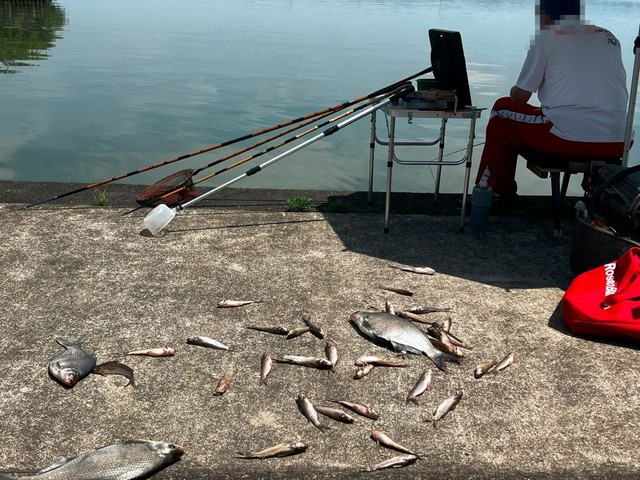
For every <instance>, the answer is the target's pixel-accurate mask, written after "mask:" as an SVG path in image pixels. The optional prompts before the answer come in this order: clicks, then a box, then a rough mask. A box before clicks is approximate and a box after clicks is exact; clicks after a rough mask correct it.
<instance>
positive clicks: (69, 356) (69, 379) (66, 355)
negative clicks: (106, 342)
mask: <svg viewBox="0 0 640 480" xmlns="http://www.w3.org/2000/svg"><path fill="white" fill-rule="evenodd" d="M84 340H85V339H84V337H80V338H78V339H77V340H76V341H75V342H71V341H69V340H67V339H65V338H60V337H58V338H56V342H58V344H60V345H61V346H63V347H64V348H65V350H64V351H63V352H60V353H57V354H55V355H54V356H53V357H51V360H49V373H50V374H51V376H52V377H53V378H55V379H56V380H58V381H59V382H60V383H62V385H64V386H66V387H73V386H74V385H75V384H76V383H78V382H79V381H80V380H82V379H83V378H84V377H86V376H87V375H89V374H90V373H91V370H93V367H95V366H96V356H95V354H93V353H91V354H89V353H87V352H85V351H84V350H83V349H82V344H83V343H84Z"/></svg>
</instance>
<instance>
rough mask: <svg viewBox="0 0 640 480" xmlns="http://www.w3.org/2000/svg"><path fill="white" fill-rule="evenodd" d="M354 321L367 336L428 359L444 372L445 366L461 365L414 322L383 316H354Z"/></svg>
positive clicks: (356, 314) (371, 314) (385, 314)
mask: <svg viewBox="0 0 640 480" xmlns="http://www.w3.org/2000/svg"><path fill="white" fill-rule="evenodd" d="M350 321H351V323H352V324H353V325H355V326H356V328H357V329H358V330H359V331H360V332H361V333H362V334H363V335H365V336H367V337H369V338H370V339H371V340H373V341H374V342H378V344H383V345H387V346H390V347H391V348H392V349H393V350H394V351H396V352H409V353H414V354H418V355H420V354H421V355H426V356H427V357H429V358H430V359H431V361H432V362H433V363H434V364H435V365H436V366H437V367H438V368H439V369H440V370H444V369H445V362H447V361H458V359H457V358H456V357H455V356H454V355H450V354H448V353H444V352H441V351H440V350H438V349H436V348H435V347H434V346H433V344H432V343H431V341H430V340H429V337H427V334H426V333H425V332H424V331H422V330H420V329H419V328H418V327H417V326H416V325H415V324H414V323H413V322H412V321H410V320H407V319H405V318H402V317H398V316H397V315H390V314H388V313H383V312H354V313H352V314H351V316H350Z"/></svg>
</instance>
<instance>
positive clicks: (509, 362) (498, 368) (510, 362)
mask: <svg viewBox="0 0 640 480" xmlns="http://www.w3.org/2000/svg"><path fill="white" fill-rule="evenodd" d="M513 360H514V352H511V353H509V354H508V355H507V356H506V357H504V358H503V359H502V360H500V363H498V364H497V365H496V366H495V367H493V370H492V371H491V373H493V374H494V375H495V374H497V373H499V372H500V371H502V370H504V369H505V368H507V367H508V366H510V365H513Z"/></svg>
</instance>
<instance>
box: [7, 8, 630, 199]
mask: <svg viewBox="0 0 640 480" xmlns="http://www.w3.org/2000/svg"><path fill="white" fill-rule="evenodd" d="M533 4H534V2H532V1H529V0H527V1H525V0H449V1H446V0H396V1H394V0H371V1H365V0H322V1H317V0H234V1H229V0H162V1H157V0H136V1H133V2H132V1H131V0H109V1H104V0H102V1H101V0H60V1H58V2H50V1H46V0H32V1H29V0H21V1H17V0H16V1H10V0H9V1H7V0H0V113H1V117H0V118H1V119H2V120H1V121H0V178H2V179H5V180H29V181H55V182H81V183H93V182H96V181H100V180H103V179H107V178H111V177H114V176H119V175H122V174H125V173H127V172H131V171H134V170H137V169H139V168H141V167H146V166H148V165H153V164H156V163H158V162H162V161H165V160H169V159H173V158H175V157H177V156H180V155H183V154H187V153H190V152H194V151H197V150H200V149H202V148H205V147H209V146H212V145H216V144H218V143H221V142H225V141H228V140H231V139H234V138H237V137H240V136H243V135H245V134H248V133H251V132H254V131H257V130H261V129H263V128H266V127H270V126H272V125H276V124H278V123H281V122H285V121H287V120H290V119H294V118H297V117H299V116H301V115H306V114H310V113H313V112H316V111H318V110H321V109H325V108H327V107H330V106H333V105H336V104H338V103H341V102H344V101H348V100H351V99H355V98H358V97H361V96H363V95H366V94H368V93H370V92H373V91H375V90H377V89H379V88H382V87H385V86H387V85H389V84H391V83H394V82H395V81H397V80H401V79H403V78H405V77H408V76H410V75H412V74H414V73H416V72H419V71H421V70H422V69H424V68H426V67H428V66H429V65H430V59H429V55H430V46H429V42H428V36H427V31H428V30H429V29H430V28H440V29H448V30H457V31H460V32H461V34H462V37H463V42H464V49H465V56H466V60H467V69H468V75H469V82H470V85H471V96H472V99H473V103H474V105H476V106H478V107H483V108H490V107H491V105H492V103H493V101H494V100H495V99H496V98H497V97H498V96H502V95H504V94H506V93H507V92H508V91H509V88H510V87H511V85H512V84H513V83H514V82H515V79H516V77H517V75H518V72H519V70H520V66H521V62H522V60H523V58H524V56H525V54H526V50H527V47H528V44H529V41H530V38H531V36H532V35H533V33H534V29H535V17H534V13H533V11H534V8H533ZM585 16H586V18H587V19H588V20H589V21H590V22H592V23H596V24H599V25H601V26H604V27H607V28H609V29H610V30H611V31H613V32H614V33H615V34H616V35H617V36H618V38H619V39H620V40H621V42H622V48H623V55H624V61H625V66H626V68H627V73H628V77H629V78H628V83H630V80H631V72H632V66H633V54H632V45H633V40H634V39H635V37H636V36H637V34H638V21H639V20H640V1H638V0H628V1H605V0H593V1H587V5H586V15H585ZM486 113H488V112H486ZM639 116H640V115H638V113H637V112H636V115H635V130H636V132H638V131H640V128H638V126H639V125H640V118H638V117H639ZM487 117H488V114H485V115H483V117H482V118H481V119H480V120H479V122H478V126H477V131H476V135H477V138H476V142H477V143H479V144H480V143H481V142H482V141H483V140H484V129H485V126H486V121H487ZM378 124H379V128H380V132H381V136H383V135H384V131H385V121H384V117H383V116H382V115H378ZM467 126H468V124H467V122H466V121H450V122H449V124H448V130H447V151H448V152H454V151H456V150H458V149H461V148H463V147H464V145H465V143H466V132H467V128H468V127H467ZM369 128H370V123H369V121H368V117H367V118H363V119H362V120H359V121H358V122H355V123H353V124H351V125H349V126H348V127H346V128H344V129H343V130H341V131H339V132H338V133H336V134H335V135H331V136H329V137H326V138H324V139H321V140H319V141H317V142H315V143H313V144H311V145H309V146H308V147H306V148H304V149H302V150H300V151H299V152H297V153H295V154H293V155H291V156H289V157H287V158H284V159H282V160H281V161H279V162H277V163H274V164H273V165H272V166H270V167H269V168H266V169H264V170H263V171H262V172H260V173H259V174H257V175H254V176H252V177H250V178H247V179H244V180H242V181H241V182H238V183H236V184H235V186H238V187H245V188H276V189H324V190H349V191H351V190H366V188H367V185H368V156H369V153H368V152H369V150H368V144H369ZM438 128H439V123H438V122H433V121H431V122H428V121H427V122H425V121H414V122H413V124H411V125H409V124H407V122H406V121H399V122H398V129H399V135H400V137H402V136H403V135H405V136H406V138H407V139H412V140H413V139H430V138H433V137H434V136H435V135H436V134H437V131H438ZM323 130H324V129H323ZM323 130H318V131H317V132H316V133H315V134H317V133H319V132H321V131H323ZM299 132H300V131H296V132H295V133H294V134H296V133H299ZM315 134H312V135H315ZM272 135H273V133H272ZM312 135H310V136H307V137H304V138H305V139H308V138H310V137H311V136H312ZM289 136H290V135H289ZM260 138H263V137H260ZM284 138H288V136H287V137H283V138H280V139H279V140H278V142H281V141H282V140H283V139H284ZM256 140H258V139H252V140H251V141H249V142H243V143H241V144H235V145H232V146H230V147H226V148H224V149H218V150H215V151H212V152H209V153H206V154H202V155H198V156H194V157H192V158H189V159H187V160H182V161H180V162H176V163H173V164H172V165H170V166H165V167H163V168H158V169H154V170H151V171H148V172H146V173H143V174H139V175H135V176H131V177H129V178H127V179H126V180H124V181H126V182H128V183H137V184H138V183H142V184H150V183H153V182H154V181H156V180H158V179H159V178H162V177H164V176H166V175H169V174H170V173H173V172H175V171H177V170H181V169H183V168H199V167H202V166H204V165H208V164H210V163H213V162H215V161H216V160H218V159H220V158H222V157H224V156H227V155H230V154H232V153H234V152H236V151H237V150H239V149H240V148H242V147H244V146H246V145H250V144H251V143H254V142H255V141H256ZM293 145H295V143H291V144H289V145H288V146H285V147H283V148H278V149H277V150H275V151H274V152H272V153H269V154H267V155H264V156H261V157H259V158H257V159H255V160H252V161H250V162H247V163H246V164H244V165H241V166H239V167H237V168H235V169H232V170H230V171H229V172H226V173H223V174H219V175H216V176H215V177H214V178H212V179H211V180H209V181H207V182H206V183H205V185H207V186H214V185H218V184H220V183H222V182H225V181H227V180H229V179H231V178H235V177H236V176H238V175H240V174H241V173H243V172H245V171H246V170H247V169H248V168H250V167H252V166H255V165H257V164H259V163H262V162H265V161H267V160H268V159H269V158H272V157H274V156H275V155H276V154H278V153H281V152H283V151H285V150H286V149H287V148H291V146H293ZM264 148H265V146H262V147H260V148H259V149H258V150H260V149H264ZM255 151H256V150H253V151H250V152H248V153H245V154H243V155H240V156H237V157H235V158H234V160H233V161H237V160H240V159H244V158H246V157H247V156H248V155H251V154H252V153H255ZM481 151H482V145H479V146H478V147H476V149H475V150H474V166H473V172H474V174H475V170H476V168H477V164H478V160H479V157H480V153H481ZM459 155H460V154H452V156H451V158H453V157H455V156H459ZM403 156H405V157H408V158H414V157H415V156H417V158H428V159H430V158H433V156H435V152H431V151H426V150H421V151H415V150H412V151H411V152H407V153H406V155H403ZM376 158H377V164H376V165H377V169H376V172H375V177H374V179H375V183H374V187H375V189H376V190H384V185H385V176H386V170H385V168H384V164H385V160H386V158H385V153H384V149H383V148H379V149H378V150H377V157H376ZM638 163H640V149H639V148H636V149H635V150H633V149H632V154H631V157H630V162H629V164H630V165H634V164H638ZM226 165H228V163H222V164H220V165H218V166H216V167H213V168H212V169H207V170H205V171H204V172H203V173H202V174H201V176H204V175H206V174H208V173H213V172H215V171H216V170H219V169H220V168H222V167H224V166H226ZM434 175H435V167H425V166H421V167H416V166H398V167H397V168H395V169H394V179H393V189H394V191H409V192H421V191H433V189H434ZM462 178H463V168H462V167H446V168H445V169H444V173H443V181H442V185H441V191H443V192H460V191H461V185H462ZM197 179H198V177H196V180H197ZM517 180H518V182H519V185H520V190H519V191H520V193H522V194H548V193H549V185H548V183H547V181H543V180H540V179H538V178H537V177H535V176H533V174H531V173H530V172H528V171H526V169H524V167H523V166H522V165H521V167H520V170H519V171H518V176H517ZM578 183H579V182H577V181H575V180H574V185H572V187H571V188H572V190H573V191H575V192H577V191H579V187H578Z"/></svg>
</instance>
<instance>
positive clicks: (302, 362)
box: [273, 355, 333, 370]
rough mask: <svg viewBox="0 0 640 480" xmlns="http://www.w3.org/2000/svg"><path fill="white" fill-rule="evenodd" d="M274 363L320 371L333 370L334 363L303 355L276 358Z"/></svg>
mask: <svg viewBox="0 0 640 480" xmlns="http://www.w3.org/2000/svg"><path fill="white" fill-rule="evenodd" d="M273 361H274V362H276V363H287V364H289V365H299V366H302V367H311V368H318V369H320V370H331V369H332V368H333V363H331V362H330V361H329V360H327V359H326V358H318V357H303V356H301V355H285V356H283V357H282V358H274V359H273Z"/></svg>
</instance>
